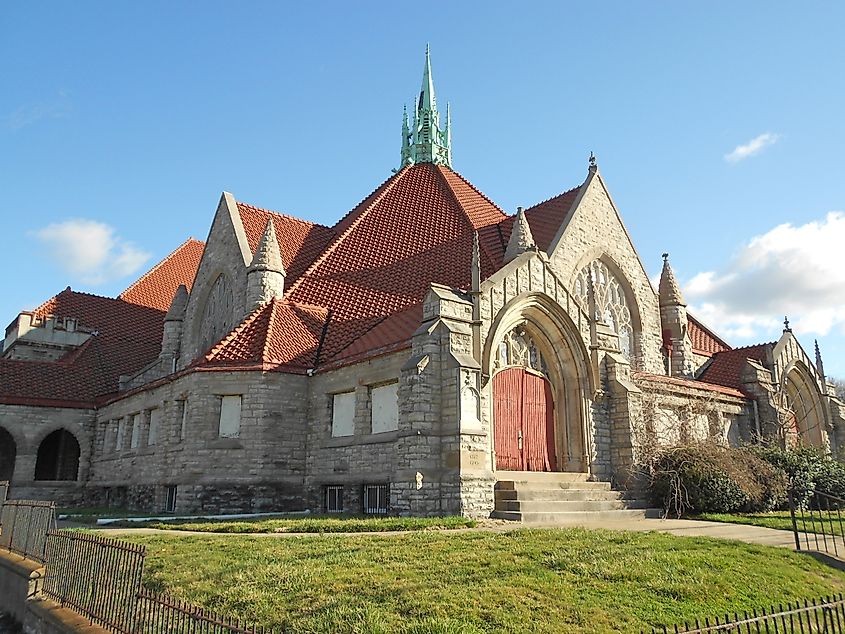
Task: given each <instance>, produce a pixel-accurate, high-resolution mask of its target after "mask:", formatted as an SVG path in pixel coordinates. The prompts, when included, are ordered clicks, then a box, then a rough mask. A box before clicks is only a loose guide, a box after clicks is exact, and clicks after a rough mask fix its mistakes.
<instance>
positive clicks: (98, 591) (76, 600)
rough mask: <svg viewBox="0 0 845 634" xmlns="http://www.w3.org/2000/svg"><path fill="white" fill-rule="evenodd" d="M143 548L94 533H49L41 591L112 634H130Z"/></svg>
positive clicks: (139, 581)
mask: <svg viewBox="0 0 845 634" xmlns="http://www.w3.org/2000/svg"><path fill="white" fill-rule="evenodd" d="M144 552H145V549H144V547H143V546H140V545H136V544H131V543H129V542H124V541H120V540H117V539H107V538H105V537H100V536H99V535H90V534H85V533H75V532H71V531H51V532H50V533H49V534H48V535H47V548H46V566H45V570H44V584H43V586H42V589H43V591H44V594H46V595H47V596H48V597H50V598H51V599H53V600H55V601H56V602H58V603H59V604H61V605H62V606H66V607H69V608H71V609H73V610H74V611H76V612H78V613H79V614H82V615H83V616H85V617H87V618H88V620H89V621H91V622H92V623H97V624H98V625H101V626H103V627H106V628H108V629H109V630H111V631H113V632H121V633H122V634H131V633H132V632H135V631H136V630H135V615H136V603H137V595H138V590H139V588H140V587H141V573H142V572H143V569H144Z"/></svg>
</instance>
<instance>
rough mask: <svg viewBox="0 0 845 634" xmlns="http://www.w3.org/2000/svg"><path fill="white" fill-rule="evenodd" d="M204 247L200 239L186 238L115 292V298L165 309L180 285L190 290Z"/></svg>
mask: <svg viewBox="0 0 845 634" xmlns="http://www.w3.org/2000/svg"><path fill="white" fill-rule="evenodd" d="M204 248H205V243H204V242H201V241H200V240H194V239H193V238H188V239H187V240H186V241H185V242H183V243H182V244H181V245H179V247H177V248H176V250H175V251H173V253H171V254H170V255H168V256H167V257H166V258H164V259H163V260H162V261H161V262H159V263H158V264H156V265H155V266H154V267H153V268H151V269H150V270H149V271H147V272H146V273H145V274H144V275H142V276H141V277H140V278H138V280H137V281H136V282H135V283H133V284H132V285H131V286H130V287H129V288H127V289H126V290H125V291H123V292H122V293H121V294H120V295H118V299H122V300H124V301H126V302H130V303H132V304H139V305H141V306H147V307H149V308H155V309H157V310H163V311H167V309H168V308H170V302H171V301H173V296H174V295H175V294H176V289H177V288H179V285H180V284H184V285H185V288H187V289H188V291H189V292H190V290H191V285H192V284H193V283H194V277H195V276H196V274H197V269H198V268H199V265H200V259H201V258H202V252H203V249H204Z"/></svg>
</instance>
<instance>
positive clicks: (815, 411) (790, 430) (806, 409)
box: [780, 363, 830, 450]
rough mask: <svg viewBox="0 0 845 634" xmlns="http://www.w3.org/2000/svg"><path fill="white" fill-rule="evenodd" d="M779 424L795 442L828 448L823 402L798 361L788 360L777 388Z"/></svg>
mask: <svg viewBox="0 0 845 634" xmlns="http://www.w3.org/2000/svg"><path fill="white" fill-rule="evenodd" d="M780 407H781V417H782V421H781V427H782V428H783V431H784V432H785V434H786V436H787V437H789V436H790V435H792V436H793V437H794V438H795V439H796V440H797V441H798V442H799V443H801V444H805V445H810V446H813V447H818V448H819V449H823V450H828V449H829V448H830V442H829V439H828V435H827V426H826V416H825V405H824V402H823V400H822V397H821V394H820V392H819V390H818V387H817V386H816V384H815V381H814V380H813V379H812V377H811V376H810V373H809V371H808V370H807V369H806V368H804V367H803V365H802V364H800V363H792V364H790V366H789V367H787V369H786V371H785V372H784V375H783V380H782V382H781V387H780Z"/></svg>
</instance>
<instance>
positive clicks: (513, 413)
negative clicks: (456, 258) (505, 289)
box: [485, 293, 592, 472]
mask: <svg viewBox="0 0 845 634" xmlns="http://www.w3.org/2000/svg"><path fill="white" fill-rule="evenodd" d="M587 359H588V357H587V355H586V350H585V349H584V345H583V343H582V342H581V339H580V333H579V332H578V330H577V329H576V328H575V326H574V324H572V322H571V321H570V319H569V317H568V316H567V315H566V314H565V313H563V311H562V310H561V308H560V306H558V305H557V304H556V303H554V302H553V301H552V300H551V298H548V297H547V296H545V295H543V294H540V293H532V294H526V295H525V296H521V297H519V298H516V299H515V300H513V301H512V302H511V305H509V306H507V307H505V309H503V310H502V312H501V313H500V317H499V318H497V320H496V322H495V324H494V330H493V332H492V333H491V337H490V338H488V341H487V346H485V365H486V367H487V368H489V373H490V375H491V376H492V380H491V384H492V385H491V388H492V389H491V397H492V398H491V401H492V412H491V414H492V420H493V434H492V445H493V446H492V450H493V464H494V466H495V469H496V470H498V471H576V472H587V471H589V465H590V462H591V446H592V443H591V442H590V438H589V437H588V434H587V425H586V412H587V409H588V403H587V399H588V396H589V394H590V393H591V392H590V385H591V377H590V371H589V364H588V361H587Z"/></svg>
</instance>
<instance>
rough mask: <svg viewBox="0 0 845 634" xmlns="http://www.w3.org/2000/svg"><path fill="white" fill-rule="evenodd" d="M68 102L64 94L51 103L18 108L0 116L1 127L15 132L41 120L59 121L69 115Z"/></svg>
mask: <svg viewBox="0 0 845 634" xmlns="http://www.w3.org/2000/svg"><path fill="white" fill-rule="evenodd" d="M70 111H71V107H70V101H69V100H68V98H67V95H66V94H65V93H64V92H59V93H58V95H57V96H56V97H55V98H54V99H52V100H51V101H44V102H41V103H36V104H30V105H25V106H20V107H19V108H18V109H17V110H15V111H14V112H10V113H8V114H5V115H3V116H0V121H2V123H3V126H4V127H6V128H7V129H9V130H11V131H13V132H15V131H17V130H20V129H22V128H26V127H27V126H30V125H33V124H34V123H37V122H39V121H41V120H42V119H61V118H63V117H67V116H68V115H69V114H70Z"/></svg>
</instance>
